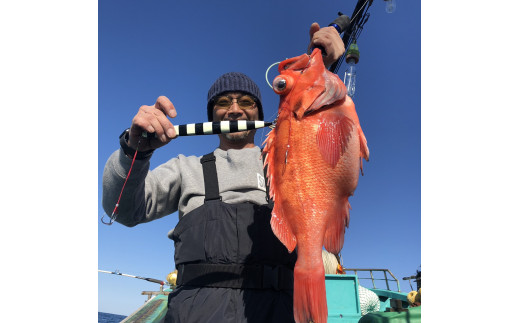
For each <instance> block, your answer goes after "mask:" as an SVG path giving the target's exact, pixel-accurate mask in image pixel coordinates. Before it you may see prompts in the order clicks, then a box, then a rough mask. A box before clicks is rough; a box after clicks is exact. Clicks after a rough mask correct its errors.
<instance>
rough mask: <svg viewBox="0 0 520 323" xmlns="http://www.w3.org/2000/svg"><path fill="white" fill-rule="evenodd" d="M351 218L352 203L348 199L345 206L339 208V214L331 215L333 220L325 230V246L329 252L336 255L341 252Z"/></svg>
mask: <svg viewBox="0 0 520 323" xmlns="http://www.w3.org/2000/svg"><path fill="white" fill-rule="evenodd" d="M349 220H350V204H349V202H348V199H347V200H346V201H345V203H344V206H343V207H342V208H341V209H340V210H338V214H337V215H335V216H333V217H331V221H330V223H329V225H328V226H327V230H326V231H325V237H324V239H323V246H324V247H325V249H326V250H327V251H328V252H330V253H333V254H336V255H337V254H339V253H340V251H341V249H342V248H343V243H344V240H345V227H347V228H348V223H349Z"/></svg>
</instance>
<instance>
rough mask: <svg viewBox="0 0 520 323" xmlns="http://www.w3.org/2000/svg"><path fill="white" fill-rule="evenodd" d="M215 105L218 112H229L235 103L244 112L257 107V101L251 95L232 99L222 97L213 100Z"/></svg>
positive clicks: (227, 96) (226, 96)
mask: <svg viewBox="0 0 520 323" xmlns="http://www.w3.org/2000/svg"><path fill="white" fill-rule="evenodd" d="M213 102H214V104H215V109H218V110H221V109H222V110H224V109H225V110H228V109H229V108H230V107H231V106H232V105H233V103H234V102H236V103H237V104H238V107H239V108H240V109H242V110H250V109H253V108H254V107H255V105H256V101H255V99H254V98H252V97H250V96H249V95H242V96H240V97H238V98H232V97H231V96H229V95H221V96H219V97H217V98H215V99H214V100H213Z"/></svg>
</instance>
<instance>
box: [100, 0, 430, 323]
mask: <svg viewBox="0 0 520 323" xmlns="http://www.w3.org/2000/svg"><path fill="white" fill-rule="evenodd" d="M354 5H355V1H326V2H321V3H320V6H316V2H313V1H302V2H301V4H300V5H298V6H294V4H293V3H291V2H283V1H254V2H253V1H218V2H216V1H212V2H210V1H205V2H201V1H190V2H188V1H182V2H178V1H177V2H172V1H154V2H143V1H126V0H125V1H102V2H100V3H99V70H98V72H99V110H98V113H99V119H98V120H99V129H98V135H99V150H98V152H99V154H98V159H99V174H98V176H99V177H98V180H99V201H98V203H99V215H100V216H101V215H102V214H103V210H102V208H101V176H102V171H103V166H104V163H105V161H106V159H107V158H108V156H109V155H110V154H111V153H112V152H113V151H114V150H115V149H117V148H118V139H117V138H118V136H119V134H120V133H121V132H122V131H123V130H124V129H125V128H127V127H129V126H130V123H131V120H132V118H133V116H134V115H135V114H136V112H137V110H138V109H139V107H140V106H141V105H143V104H146V105H151V104H153V103H154V102H155V100H156V99H157V97H158V96H160V95H165V96H167V97H168V98H170V100H171V101H172V103H173V104H174V106H175V107H176V109H177V113H178V117H177V118H175V120H174V124H184V123H191V122H201V121H206V119H205V118H206V117H205V116H206V112H205V106H206V94H207V90H208V89H209V87H210V86H211V84H212V83H213V81H214V80H215V79H216V78H217V77H218V76H220V75H221V74H223V73H226V72H229V71H239V72H243V73H245V74H247V75H249V76H250V77H251V78H253V80H255V82H256V83H257V84H258V85H259V86H260V89H261V92H262V99H263V106H264V114H265V118H266V120H273V119H274V117H275V114H276V111H277V108H278V101H279V97H278V96H277V95H276V94H275V93H274V92H273V91H272V90H271V89H270V88H269V86H268V85H267V83H266V81H265V72H266V69H267V68H268V67H269V66H270V65H271V64H272V63H275V62H279V61H281V60H284V59H285V58H289V57H294V56H298V55H301V54H302V53H304V52H305V51H306V48H307V44H308V42H309V35H308V31H309V27H310V25H311V24H312V23H313V22H315V21H316V22H318V23H319V24H320V25H321V26H326V25H328V24H329V23H330V22H331V21H332V20H334V19H335V18H336V16H337V12H338V11H342V12H343V13H345V14H347V15H349V16H350V15H351V13H352V11H353V9H354ZM397 5H398V7H397V10H396V11H395V13H393V14H387V13H386V12H385V4H384V2H383V1H374V3H373V5H372V6H371V8H370V18H369V20H368V23H367V24H366V25H365V28H364V30H363V32H362V34H361V36H360V38H359V39H358V46H359V48H360V62H359V64H358V66H357V67H358V75H357V89H356V94H355V96H354V102H355V104H356V109H357V112H358V115H359V118H360V121H361V125H362V127H363V130H364V132H365V135H366V137H367V140H368V146H369V149H370V161H369V162H368V163H367V162H365V164H364V173H365V175H364V176H363V177H361V178H360V181H359V185H358V188H357V190H356V192H355V195H354V196H353V197H352V198H351V199H350V203H351V205H352V211H351V222H350V228H349V229H348V230H347V232H346V238H345V246H344V248H343V251H342V256H343V261H344V265H345V266H346V267H351V268H352V267H354V268H367V267H368V268H388V269H390V270H391V271H392V273H393V274H394V275H395V276H396V277H397V278H398V279H399V280H401V278H403V277H405V276H410V275H412V274H414V273H415V270H416V269H418V267H419V266H420V265H421V243H420V240H421V234H420V230H421V198H420V197H421V178H420V176H421V124H420V120H421V101H420V99H421V91H420V90H421V78H420V77H421V71H420V68H421V65H420V64H421V61H420V40H421V38H420V35H421V29H420V3H419V2H415V1H410V2H401V3H398V4H397ZM344 70H345V65H343V66H342V68H341V70H340V77H341V78H343V73H344ZM276 75H277V71H276V69H272V70H271V71H270V72H269V79H270V81H272V79H273V78H274V77H275V76H276ZM265 134H266V132H263V131H258V132H257V136H256V138H255V140H256V143H257V144H258V145H261V143H262V141H263V138H264V136H265ZM217 145H218V138H217V137H216V136H203V137H190V138H180V139H178V140H174V141H172V142H171V143H170V144H169V145H167V146H165V147H164V148H162V149H159V150H158V151H156V152H155V153H154V156H153V158H152V160H151V166H152V168H153V167H155V166H157V165H159V164H161V163H163V162H166V161H167V160H168V159H170V158H172V157H175V156H176V155H177V154H184V155H199V156H200V155H202V154H204V153H207V152H209V151H211V150H213V149H214V148H215V147H216V146H217ZM177 221H178V214H177V213H175V214H173V215H171V216H167V217H165V218H162V219H160V220H158V221H155V222H152V223H147V224H142V225H138V226H137V227H134V228H126V227H124V226H122V225H120V224H114V225H112V226H106V225H103V224H101V223H99V225H98V239H99V247H98V257H99V269H103V270H115V269H119V270H120V271H121V272H123V273H129V274H133V275H138V276H145V277H154V278H158V279H163V280H164V279H165V277H166V275H167V274H168V273H169V272H171V271H172V270H174V260H173V251H174V249H173V242H172V241H171V240H169V239H168V238H167V237H166V234H167V232H168V230H170V229H171V228H173V227H174V226H175V225H176V224H177ZM403 239H405V240H406V241H414V243H413V244H407V247H406V248H403ZM396 254H399V257H396ZM98 278H99V282H98V295H99V296H98V297H99V298H98V302H99V311H102V312H109V313H115V314H124V315H128V314H130V313H131V312H132V311H133V310H135V309H136V308H137V306H139V305H141V304H142V303H143V302H144V300H145V299H146V297H145V296H142V295H140V293H141V291H143V290H154V289H157V286H156V285H154V284H151V283H148V282H146V281H140V280H136V279H131V278H125V277H116V276H113V275H107V274H99V277H98ZM365 284H368V282H366V283H365ZM366 286H367V287H368V286H369V285H366ZM381 287H384V285H381ZM393 287H395V285H394V286H393ZM401 288H402V289H403V290H404V291H409V290H410V286H409V284H408V282H403V281H401Z"/></svg>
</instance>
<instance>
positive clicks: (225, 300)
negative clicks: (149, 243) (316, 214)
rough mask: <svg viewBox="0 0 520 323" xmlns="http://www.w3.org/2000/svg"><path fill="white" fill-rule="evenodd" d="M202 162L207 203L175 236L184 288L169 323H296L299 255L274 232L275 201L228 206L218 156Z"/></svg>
mask: <svg viewBox="0 0 520 323" xmlns="http://www.w3.org/2000/svg"><path fill="white" fill-rule="evenodd" d="M201 163H202V169H203V173H204V187H205V200H204V204H203V205H201V206H200V207H198V208H196V209H195V210H193V211H191V212H189V213H188V214H186V215H185V216H183V217H182V218H181V219H180V220H179V223H178V224H177V226H176V227H175V229H174V231H173V236H172V239H173V240H174V242H175V265H176V267H177V270H178V275H177V285H178V287H177V288H176V289H175V290H174V291H173V292H172V293H170V296H169V305H168V313H167V315H166V319H165V322H182V323H185V322H294V319H293V308H292V304H293V296H292V295H293V281H294V279H293V269H294V264H295V262H296V252H293V253H289V252H288V251H287V248H285V246H284V245H283V244H282V243H281V242H280V241H279V240H278V238H277V237H276V236H275V235H274V234H273V232H272V230H271V225H270V220H271V211H272V203H271V202H270V203H269V204H266V205H256V204H253V203H240V204H227V203H224V202H222V199H221V198H220V195H219V187H218V179H217V171H216V166H215V156H214V155H213V153H210V154H208V155H205V156H203V157H202V158H201Z"/></svg>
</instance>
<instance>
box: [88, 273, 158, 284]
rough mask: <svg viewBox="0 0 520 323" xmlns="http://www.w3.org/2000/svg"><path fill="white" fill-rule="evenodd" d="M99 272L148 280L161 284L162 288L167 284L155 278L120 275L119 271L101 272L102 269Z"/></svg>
mask: <svg viewBox="0 0 520 323" xmlns="http://www.w3.org/2000/svg"><path fill="white" fill-rule="evenodd" d="M98 272H100V273H105V274H112V275H119V276H126V277H131V278H137V279H143V280H146V281H149V282H152V283H157V284H160V285H161V286H164V284H166V283H165V282H163V281H162V280H159V279H155V278H147V277H140V276H134V275H128V274H123V273H120V272H119V270H116V271H107V270H101V269H98Z"/></svg>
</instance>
